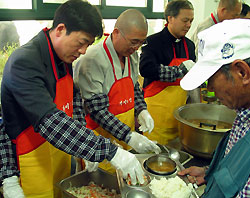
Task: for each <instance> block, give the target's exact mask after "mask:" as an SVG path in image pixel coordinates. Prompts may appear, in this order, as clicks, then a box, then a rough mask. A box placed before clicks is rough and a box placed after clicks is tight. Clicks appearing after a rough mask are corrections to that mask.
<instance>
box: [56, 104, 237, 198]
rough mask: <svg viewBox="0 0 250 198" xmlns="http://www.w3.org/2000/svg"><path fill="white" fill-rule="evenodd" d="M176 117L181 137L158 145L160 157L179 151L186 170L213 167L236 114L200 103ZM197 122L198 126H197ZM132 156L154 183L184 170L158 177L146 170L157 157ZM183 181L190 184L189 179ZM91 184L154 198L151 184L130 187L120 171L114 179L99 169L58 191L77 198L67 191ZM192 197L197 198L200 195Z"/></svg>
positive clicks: (129, 197) (127, 196) (126, 197)
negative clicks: (218, 150)
mask: <svg viewBox="0 0 250 198" xmlns="http://www.w3.org/2000/svg"><path fill="white" fill-rule="evenodd" d="M174 115H175V118H176V119H177V120H178V122H179V131H180V136H179V138H176V139H175V140H172V141H170V142H169V143H168V145H166V147H167V149H164V146H162V145H159V146H160V147H161V150H162V153H161V154H164V155H165V156H167V158H168V157H169V153H167V151H166V150H169V149H171V148H174V149H176V150H177V151H179V153H180V159H179V161H180V163H181V164H182V165H183V166H184V167H185V168H188V167H190V166H207V165H209V164H210V161H211V157H212V151H213V150H214V149H215V147H216V145H217V143H218V141H219V140H220V138H221V137H222V136H223V134H224V133H225V132H226V131H228V130H229V128H231V126H228V124H229V125H231V124H232V122H233V120H234V118H235V115H236V114H235V112H234V111H233V110H230V109H228V108H227V107H225V106H223V105H216V104H204V103H197V104H189V105H185V106H182V107H180V108H179V109H177V110H176V111H175V114H174ZM197 120H198V125H197V123H196V122H197ZM193 121H195V122H193ZM199 123H200V124H199ZM225 124H226V125H225ZM130 152H132V153H134V154H135V155H136V157H137V159H138V160H139V162H140V163H141V166H142V168H143V170H144V172H145V175H146V176H147V178H149V179H148V180H151V181H152V180H154V179H160V178H172V177H175V176H176V174H177V172H178V171H179V170H180V167H181V166H180V165H178V166H176V164H178V163H176V162H175V170H174V171H173V172H171V174H160V175H159V174H155V172H153V173H152V172H151V170H150V169H148V167H147V166H145V162H146V161H147V160H148V159H149V158H151V157H152V156H154V155H155V154H137V153H136V152H134V151H133V150H131V151H130ZM187 152H188V153H187ZM170 153H171V152H170ZM189 153H191V154H192V155H191V154H189ZM182 179H183V178H182ZM183 180H184V181H186V183H187V180H186V179H183ZM91 181H92V182H94V183H95V184H97V185H102V186H103V187H105V188H108V189H114V190H115V191H116V192H118V193H119V194H120V195H119V196H115V198H118V197H122V198H155V196H154V195H153V194H152V191H151V189H150V181H148V183H146V184H145V185H142V186H130V185H128V184H127V182H126V181H125V180H124V179H123V178H122V175H121V173H120V172H119V171H116V175H111V174H109V173H107V172H104V171H102V170H100V169H98V171H96V172H92V173H88V172H80V173H78V174H76V175H73V176H71V177H69V178H66V179H64V180H63V181H61V182H60V184H58V187H59V188H60V189H61V191H62V192H63V197H65V198H66V197H67V198H75V196H73V195H72V194H70V193H68V192H67V189H68V188H69V187H81V186H87V185H88V184H89V182H91ZM204 188H205V185H203V186H200V187H199V188H197V189H196V190H195V191H196V192H197V194H198V195H201V194H202V193H203V191H204ZM192 195H193V193H192ZM191 197H197V195H194V196H191ZM191 197H190V198H191ZM84 198H85V197H84Z"/></svg>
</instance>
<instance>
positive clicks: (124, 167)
mask: <svg viewBox="0 0 250 198" xmlns="http://www.w3.org/2000/svg"><path fill="white" fill-rule="evenodd" d="M110 163H111V164H112V165H113V166H114V167H115V168H116V169H119V170H121V171H122V175H123V178H124V179H127V177H128V174H129V175H130V178H131V183H132V185H136V183H137V181H138V182H139V183H140V184H143V183H144V182H145V180H144V177H143V176H144V172H143V170H142V167H141V164H140V162H139V161H138V159H137V158H136V157H135V155H134V154H132V153H130V152H128V151H125V150H123V149H121V148H119V147H118V150H117V152H116V154H115V156H114V157H113V158H112V160H110Z"/></svg>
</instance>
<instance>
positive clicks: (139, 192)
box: [126, 189, 151, 198]
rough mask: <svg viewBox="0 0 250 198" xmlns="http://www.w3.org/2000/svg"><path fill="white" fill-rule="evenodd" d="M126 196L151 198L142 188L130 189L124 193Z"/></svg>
mask: <svg viewBox="0 0 250 198" xmlns="http://www.w3.org/2000/svg"><path fill="white" fill-rule="evenodd" d="M126 198H151V195H150V194H149V193H147V192H146V191H143V190H136V189H133V190H130V191H128V192H127V194H126Z"/></svg>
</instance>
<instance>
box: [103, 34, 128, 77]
mask: <svg viewBox="0 0 250 198" xmlns="http://www.w3.org/2000/svg"><path fill="white" fill-rule="evenodd" d="M107 38H108V37H106V38H105V40H104V42H103V48H104V50H105V51H106V54H107V56H108V58H109V61H110V63H111V65H112V68H113V73H114V78H115V81H117V78H116V75H115V66H114V62H113V58H112V56H111V53H110V51H109V49H108V46H107V44H106V40H107ZM127 58H128V75H129V77H130V76H131V69H130V59H129V57H127Z"/></svg>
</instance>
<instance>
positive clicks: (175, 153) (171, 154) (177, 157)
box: [169, 148, 198, 189]
mask: <svg viewBox="0 0 250 198" xmlns="http://www.w3.org/2000/svg"><path fill="white" fill-rule="evenodd" d="M169 157H170V158H171V159H172V160H174V161H175V163H176V164H177V166H178V167H179V168H180V170H181V171H182V170H184V169H185V167H184V166H183V165H182V164H181V163H180V153H179V152H178V151H177V150H176V149H174V148H170V149H169ZM187 176H189V175H187ZM186 179H187V178H186ZM187 181H188V179H187ZM188 183H189V181H188ZM193 186H194V188H195V189H197V188H198V186H197V184H196V183H194V184H193Z"/></svg>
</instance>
